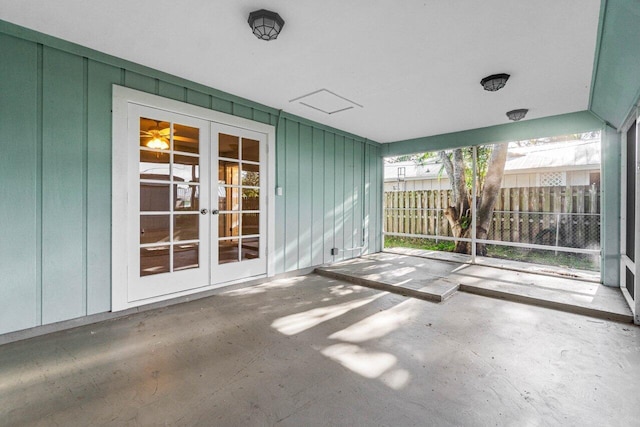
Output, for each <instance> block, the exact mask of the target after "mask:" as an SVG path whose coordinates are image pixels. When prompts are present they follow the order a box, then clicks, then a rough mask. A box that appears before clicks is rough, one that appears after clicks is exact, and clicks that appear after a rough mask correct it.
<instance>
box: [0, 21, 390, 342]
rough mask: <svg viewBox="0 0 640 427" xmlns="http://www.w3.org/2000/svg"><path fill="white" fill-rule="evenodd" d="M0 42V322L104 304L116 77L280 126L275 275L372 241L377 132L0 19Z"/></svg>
mask: <svg viewBox="0 0 640 427" xmlns="http://www.w3.org/2000/svg"><path fill="white" fill-rule="evenodd" d="M0 54H1V55H2V57H3V58H5V61H2V64H1V65H0V93H2V94H3V96H2V97H0V130H1V132H0V147H1V148H2V150H3V155H2V156H0V182H2V185H0V200H2V203H3V209H1V210H0V223H1V224H3V226H2V227H1V228H0V256H1V257H2V260H3V262H2V263H0V334H3V333H8V332H13V331H17V330H21V329H27V328H31V327H35V326H39V325H43V324H48V323H53V322H59V321H63V320H69V319H73V318H78V317H82V316H85V315H90V314H97V313H102V312H106V311H109V310H110V309H111V277H110V276H111V104H112V85H113V84H118V85H123V86H126V87H130V88H133V89H137V90H141V91H145V92H149V93H153V94H157V95H160V96H164V97H167V98H172V99H177V100H179V101H183V102H187V103H190V104H194V105H198V106H201V107H205V108H211V109H214V110H217V111H222V112H226V113H229V114H234V115H238V116H241V117H245V118H249V119H252V120H256V121H259V122H262V123H269V124H272V125H274V126H276V153H275V156H276V183H275V185H276V186H280V187H282V189H283V195H282V196H275V197H274V201H275V211H276V218H275V220H276V230H275V235H276V241H275V246H276V251H275V254H272V255H273V256H274V257H275V266H276V268H275V273H276V274H277V273H283V272H286V271H292V270H296V269H300V268H306V267H311V266H314V265H319V264H323V263H327V262H332V261H337V260H338V259H344V258H349V257H352V256H357V255H359V254H360V251H361V250H362V252H363V253H369V252H377V251H380V250H381V240H380V238H379V237H376V236H379V235H380V234H381V229H380V225H381V223H380V221H378V220H372V219H371V218H377V217H378V216H379V215H380V213H379V212H378V211H380V212H381V204H380V203H381V200H382V196H381V191H382V157H381V151H382V150H381V147H380V145H379V144H377V143H376V142H372V141H369V140H367V139H365V138H362V137H359V136H355V135H351V134H349V133H348V132H343V131H340V130H337V129H333V128H331V127H328V126H324V125H320V124H317V123H313V122H311V121H309V120H305V119H301V118H299V117H296V116H294V115H291V114H287V113H284V112H280V111H278V110H275V109H273V108H269V107H265V106H262V105H260V104H257V103H253V102H251V101H247V100H243V99H241V98H237V97H234V96H232V95H228V94H225V93H223V92H220V91H217V90H215V89H211V88H207V87H204V86H202V85H198V84H196V83H192V82H188V81H184V80H182V79H180V78H178V77H174V76H168V75H166V74H163V73H161V72H158V71H155V70H151V69H148V68H146V67H142V66H139V65H135V64H132V63H129V62H126V61H122V60H118V59H117V58H113V57H110V56H108V55H103V54H100V53H98V52H94V51H91V50H89V49H86V48H83V47H80V46H77V45H74V44H71V43H67V42H63V41H60V40H58V39H55V38H52V37H49V36H45V35H42V34H39V33H35V32H32V31H30V30H26V29H22V28H20V27H17V26H15V25H12V24H8V23H5V22H2V21H0ZM271 190H273V188H272V189H271ZM363 194H366V195H367V196H366V197H362V195H363ZM372 201H374V202H372ZM363 223H365V224H368V229H366V230H364V231H363V227H362V224H363ZM7 225H8V226H7ZM346 227H348V228H346ZM363 233H364V234H365V235H366V236H369V239H368V240H366V241H365V245H364V248H362V249H361V250H360V249H359V250H351V251H344V249H347V248H352V247H356V246H358V247H362V244H361V242H362V237H363ZM346 245H349V246H346ZM333 247H338V248H340V249H341V252H340V255H339V256H336V257H334V256H331V255H330V250H331V248H333Z"/></svg>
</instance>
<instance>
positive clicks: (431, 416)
mask: <svg viewBox="0 0 640 427" xmlns="http://www.w3.org/2000/svg"><path fill="white" fill-rule="evenodd" d="M639 378H640V328H639V327H637V326H633V325H630V324H629V325H627V324H622V323H616V322H611V321H606V320H596V319H593V318H589V317H585V316H581V315H577V314H571V313H564V312H560V311H554V310H550V309H546V308H542V307H536V306H529V305H524V304H518V303H513V302H507V301H502V300H498V299H493V298H486V297H482V296H478V295H473V294H468V293H456V294H455V295H453V296H452V297H451V298H449V299H447V300H445V301H444V302H443V303H440V304H435V303H432V302H429V301H424V300H419V299H412V298H407V297H403V296H401V295H397V294H390V293H386V292H382V291H377V290H372V289H368V288H363V287H359V286H356V285H351V284H349V283H347V282H342V281H339V280H332V279H327V278H324V277H320V276H317V275H309V276H304V277H298V278H292V279H283V280H278V281H274V282H271V283H267V284H262V285H257V286H253V287H250V288H245V289H240V290H234V291H230V292H227V293H224V294H221V295H217V296H213V297H209V298H205V299H201V300H197V301H193V302H190V303H185V304H180V305H175V306H171V307H167V308H164V309H159V310H155V311H150V312H145V313H139V314H136V315H132V316H129V317H127V318H122V319H118V320H112V321H108V322H103V323H100V324H95V325H89V326H85V327H81V328H77V329H74V330H69V331H65V332H59V333H55V334H50V335H45V336H41V337H37V338H32V339H29V340H25V341H20V342H15V343H11V344H7V345H4V346H2V347H0V379H1V380H0V414H2V415H1V416H0V424H1V425H61V426H75V425H104V424H107V425H145V426H147V425H203V426H271V425H279V426H280V425H281V426H325V425H331V426H341V425H350V426H380V425H383V426H424V425H438V426H440V425H482V426H485V425H487V426H488V425H517V426H528V425H563V426H568V425H576V426H577V425H580V426H588V425H593V426H604V425H617V426H631V425H638V422H639V421H638V420H640V405H638V395H640V383H639V382H638V379H639Z"/></svg>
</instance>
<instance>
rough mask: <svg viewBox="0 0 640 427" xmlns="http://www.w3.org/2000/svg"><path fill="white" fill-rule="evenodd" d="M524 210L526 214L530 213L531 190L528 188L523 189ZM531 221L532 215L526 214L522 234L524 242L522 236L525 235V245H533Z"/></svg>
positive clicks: (522, 204)
mask: <svg viewBox="0 0 640 427" xmlns="http://www.w3.org/2000/svg"><path fill="white" fill-rule="evenodd" d="M521 206H522V209H524V211H525V212H530V209H529V189H528V188H523V189H522V203H521ZM530 219H531V214H526V215H523V220H522V230H521V233H520V241H522V236H523V235H524V238H525V240H526V242H523V243H531V234H529V220H530Z"/></svg>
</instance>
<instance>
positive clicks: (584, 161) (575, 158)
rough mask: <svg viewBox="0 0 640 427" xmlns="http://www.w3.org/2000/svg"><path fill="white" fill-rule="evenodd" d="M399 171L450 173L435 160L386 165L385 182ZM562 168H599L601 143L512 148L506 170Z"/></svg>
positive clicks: (425, 175)
mask: <svg viewBox="0 0 640 427" xmlns="http://www.w3.org/2000/svg"><path fill="white" fill-rule="evenodd" d="M399 168H404V177H405V179H438V178H447V175H446V173H445V172H444V171H443V170H442V171H441V169H442V163H441V162H440V161H439V160H438V159H437V158H433V159H429V160H428V161H427V162H425V163H424V164H422V165H417V164H416V163H415V162H414V161H406V162H398V163H387V164H385V165H384V179H385V180H386V181H396V180H397V179H398V169H399ZM559 168H561V169H562V170H563V171H570V170H584V169H599V168H600V140H599V139H596V140H576V141H570V142H561V143H548V144H542V145H532V146H527V147H517V146H513V147H509V154H508V157H507V162H506V164H505V167H504V169H505V173H507V174H512V173H520V172H530V171H532V170H550V169H551V170H553V169H559Z"/></svg>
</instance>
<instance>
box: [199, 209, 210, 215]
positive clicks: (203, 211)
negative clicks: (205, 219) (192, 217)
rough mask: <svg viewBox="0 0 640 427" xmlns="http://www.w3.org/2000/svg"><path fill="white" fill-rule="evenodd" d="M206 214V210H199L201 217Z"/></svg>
mask: <svg viewBox="0 0 640 427" xmlns="http://www.w3.org/2000/svg"><path fill="white" fill-rule="evenodd" d="M208 212H209V211H208V210H206V209H200V213H201V214H202V215H206V214H207V213H208Z"/></svg>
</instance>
